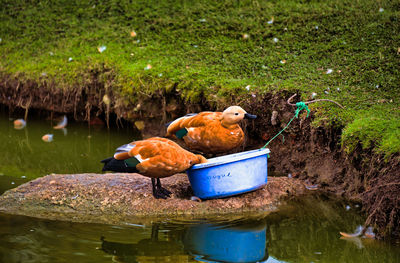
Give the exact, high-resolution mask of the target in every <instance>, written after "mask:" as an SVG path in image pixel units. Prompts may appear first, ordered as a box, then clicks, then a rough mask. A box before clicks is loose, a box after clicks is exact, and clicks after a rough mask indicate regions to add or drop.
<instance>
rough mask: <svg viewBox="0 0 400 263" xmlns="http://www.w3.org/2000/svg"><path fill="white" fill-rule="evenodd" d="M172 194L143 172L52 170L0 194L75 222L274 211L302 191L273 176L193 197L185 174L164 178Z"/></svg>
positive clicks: (17, 207) (32, 210)
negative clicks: (244, 187)
mask: <svg viewBox="0 0 400 263" xmlns="http://www.w3.org/2000/svg"><path fill="white" fill-rule="evenodd" d="M162 183H163V187H165V188H167V189H169V190H170V191H171V192H172V193H173V195H172V197H171V198H168V199H166V200H163V199H155V198H154V197H153V195H152V194H151V180H150V179H149V178H146V177H144V176H142V175H139V174H66V175H63V174H52V175H47V176H45V177H41V178H38V179H35V180H33V181H30V182H28V183H26V184H23V185H21V186H19V187H17V188H14V189H11V190H9V191H7V192H5V193H4V194H3V195H2V196H1V197H0V211H1V212H6V213H11V214H19V215H26V216H34V217H41V218H50V219H57V220H68V221H77V222H96V223H113V224H124V223H137V222H138V221H143V220H145V219H144V218H147V220H151V221H157V220H163V219H165V218H166V217H168V218H174V217H179V218H182V217H184V218H185V217H186V218H191V217H196V218H199V217H201V218H205V217H213V216H215V215H219V216H220V215H238V214H243V213H247V212H252V213H260V214H264V213H269V212H271V211H275V210H276V208H277V206H278V205H279V204H280V203H281V200H282V198H283V197H288V196H291V195H295V196H298V195H300V194H303V193H304V192H305V191H306V189H305V187H304V185H303V183H302V182H301V180H298V179H294V178H293V179H289V178H283V177H282V178H270V179H269V182H268V184H267V185H266V186H265V187H264V188H262V189H259V190H256V191H253V192H249V193H246V194H242V195H238V196H233V197H229V198H224V199H213V200H205V201H202V202H198V201H191V200H190V197H191V196H192V191H191V189H190V183H189V181H188V179H187V176H186V174H177V175H175V176H172V177H168V178H164V179H162Z"/></svg>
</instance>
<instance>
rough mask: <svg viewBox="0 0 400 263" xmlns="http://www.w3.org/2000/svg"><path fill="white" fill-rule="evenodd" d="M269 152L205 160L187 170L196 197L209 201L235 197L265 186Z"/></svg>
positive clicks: (261, 151) (243, 153)
mask: <svg viewBox="0 0 400 263" xmlns="http://www.w3.org/2000/svg"><path fill="white" fill-rule="evenodd" d="M269 152H270V151H269V149H257V150H252V151H247V152H240V153H235V154H230V155H225V156H220V157H216V158H211V159H208V162H207V163H203V164H196V165H194V166H192V168H190V169H189V170H187V171H186V173H187V175H188V177H189V181H190V184H191V186H192V189H193V192H194V194H195V196H197V197H199V198H201V199H211V198H220V197H227V196H232V195H237V194H241V193H245V192H249V191H253V190H256V189H258V188H260V187H263V186H264V185H265V184H266V183H267V161H268V160H267V159H268V153H269Z"/></svg>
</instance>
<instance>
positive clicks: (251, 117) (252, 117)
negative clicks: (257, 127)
mask: <svg viewBox="0 0 400 263" xmlns="http://www.w3.org/2000/svg"><path fill="white" fill-rule="evenodd" d="M244 118H245V119H255V118H257V115H253V114H248V113H245V114H244Z"/></svg>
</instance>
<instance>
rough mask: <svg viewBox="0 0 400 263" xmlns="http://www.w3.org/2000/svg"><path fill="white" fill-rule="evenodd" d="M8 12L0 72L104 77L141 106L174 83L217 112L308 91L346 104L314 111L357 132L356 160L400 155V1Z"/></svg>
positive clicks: (0, 15) (0, 26)
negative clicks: (250, 98)
mask: <svg viewBox="0 0 400 263" xmlns="http://www.w3.org/2000/svg"><path fill="white" fill-rule="evenodd" d="M2 7H3V8H2V11H1V12H0V37H1V39H2V41H1V43H0V57H1V60H0V71H1V72H5V73H7V74H12V75H17V76H18V77H19V78H20V79H21V80H22V81H23V80H25V79H26V80H27V79H33V80H40V79H43V78H48V79H52V80H54V81H55V82H56V83H58V85H59V86H60V87H64V88H74V87H77V86H79V85H81V83H85V82H86V81H87V78H88V74H92V73H93V72H96V74H98V78H99V79H100V80H101V81H103V82H104V83H106V84H107V85H106V88H112V89H114V90H117V91H119V92H120V93H121V94H122V95H123V96H125V97H126V98H127V100H129V101H135V100H137V99H138V98H139V95H138V94H140V93H153V92H155V91H156V90H158V89H167V90H168V89H169V88H170V87H172V86H173V84H174V83H177V85H178V86H177V89H178V90H179V92H180V93H181V94H182V96H183V97H185V98H186V99H188V100H191V101H196V100H198V99H199V98H200V96H205V97H206V98H207V99H208V100H210V101H214V102H216V103H218V102H219V101H220V99H221V100H222V99H223V98H224V97H225V96H227V95H228V94H229V95H232V94H236V95H237V96H238V97H240V96H246V95H247V94H248V93H249V92H248V91H247V90H246V89H245V87H246V86H248V85H250V91H257V92H261V93H263V92H278V91H281V90H288V91H300V92H301V93H302V94H303V99H307V98H308V97H309V96H310V95H311V93H313V92H316V93H317V98H327V99H333V100H336V101H338V102H339V103H341V104H343V105H344V106H345V107H346V109H345V110H340V109H338V108H336V107H332V106H331V105H330V104H320V105H318V108H317V106H314V107H313V110H315V111H316V112H317V119H316V121H315V124H316V125H317V124H318V123H320V121H322V120H328V122H329V123H334V124H337V125H343V126H344V127H345V128H344V135H343V138H342V144H343V146H344V147H345V148H346V149H347V150H348V151H352V150H354V148H355V146H356V145H357V144H358V142H361V145H362V146H363V147H365V148H368V147H371V146H373V147H374V149H375V150H376V151H377V152H379V153H384V154H386V155H391V154H393V153H398V152H400V150H399V149H400V141H399V124H398V123H400V114H399V112H400V85H399V84H400V78H399V76H400V54H399V52H400V51H399V48H400V2H398V1H389V0H383V1H373V0H363V1H361V0H358V1H352V0H342V1H339V0H333V1H255V0H253V1H250V0H236V1H228V0H225V1H210V0H200V1H185V0H181V1H154V0H148V1H144V0H143V1H128V0H119V1H107V2H104V1H94V0H82V1H67V0H65V1H61V0H59V1H44V0H41V1H22V0H15V1H9V0H2ZM380 8H383V10H381V11H380ZM272 17H273V19H274V20H273V23H272V24H271V23H268V21H271V20H272ZM131 31H135V32H136V33H137V36H136V37H131V36H130V32H131ZM244 34H247V35H248V38H244V37H243V36H244ZM274 38H276V39H277V42H276V41H274ZM102 45H104V46H106V50H105V51H103V52H102V53H99V52H98V50H97V48H98V47H99V46H102ZM69 58H72V59H73V60H72V61H70V62H68V60H69ZM284 61H285V62H286V63H281V62H284ZM148 64H150V65H151V66H152V67H151V69H148V70H146V69H145V68H146V66H147V65H148ZM328 69H332V73H331V74H326V72H327V70H328Z"/></svg>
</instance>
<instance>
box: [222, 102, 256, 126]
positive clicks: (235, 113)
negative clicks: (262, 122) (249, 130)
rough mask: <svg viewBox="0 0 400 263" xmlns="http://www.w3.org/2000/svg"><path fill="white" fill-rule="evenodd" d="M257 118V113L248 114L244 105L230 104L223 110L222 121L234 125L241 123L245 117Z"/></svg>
mask: <svg viewBox="0 0 400 263" xmlns="http://www.w3.org/2000/svg"><path fill="white" fill-rule="evenodd" d="M245 118H246V119H255V118H257V116H256V115H252V114H248V113H247V112H246V111H245V110H244V109H242V107H239V106H230V107H228V108H227V109H226V110H224V111H223V112H222V119H221V121H222V123H223V124H226V125H233V124H237V123H239V122H240V121H241V120H243V119H245Z"/></svg>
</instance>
